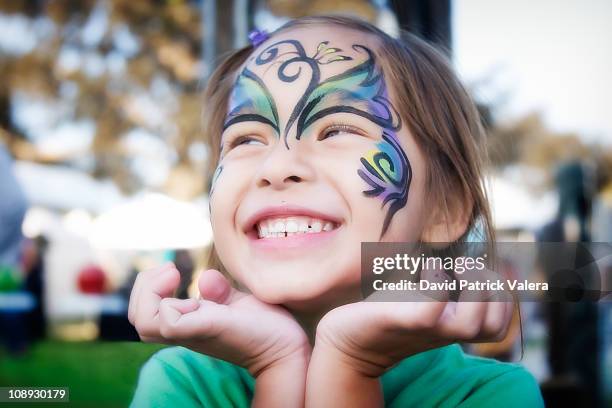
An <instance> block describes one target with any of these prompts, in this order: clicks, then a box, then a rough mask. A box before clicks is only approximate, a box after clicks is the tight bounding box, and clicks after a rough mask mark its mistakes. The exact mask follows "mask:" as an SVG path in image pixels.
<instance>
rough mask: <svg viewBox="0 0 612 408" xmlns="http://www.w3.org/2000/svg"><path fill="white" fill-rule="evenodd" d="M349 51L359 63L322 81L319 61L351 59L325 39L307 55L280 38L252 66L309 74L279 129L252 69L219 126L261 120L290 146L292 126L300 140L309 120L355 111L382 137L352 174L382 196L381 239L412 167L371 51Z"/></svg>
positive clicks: (281, 74) (285, 74)
mask: <svg viewBox="0 0 612 408" xmlns="http://www.w3.org/2000/svg"><path fill="white" fill-rule="evenodd" d="M352 50H353V51H355V52H356V53H357V54H361V55H363V56H364V59H363V62H361V63H359V64H357V65H356V66H353V67H352V68H349V69H347V70H346V71H344V72H342V73H340V74H337V75H334V76H331V77H329V78H326V79H323V80H322V75H321V66H322V65H327V64H331V63H335V62H338V61H350V60H353V59H354V58H353V57H351V56H349V55H346V53H345V52H343V50H342V49H340V48H335V47H330V46H329V42H328V41H323V42H321V43H319V44H318V46H317V49H316V52H315V53H314V55H312V56H309V55H308V53H307V52H306V50H305V49H304V47H303V46H302V44H301V43H300V42H299V41H296V40H282V41H278V42H276V43H273V44H271V45H269V46H267V47H266V48H264V49H263V50H262V51H261V52H260V53H259V54H258V55H257V56H256V57H255V59H254V64H255V66H265V65H267V67H266V72H267V70H269V69H272V68H274V67H277V71H276V75H277V77H278V79H279V80H280V81H282V82H285V83H292V82H294V81H296V80H297V79H298V78H300V77H301V76H302V75H303V71H305V68H308V71H309V73H304V75H310V76H309V79H308V82H307V86H306V89H305V91H304V93H303V94H302V96H301V97H300V98H299V100H298V101H297V103H296V104H295V106H294V107H293V109H292V111H291V113H290V115H289V117H288V119H287V122H286V123H285V124H284V127H282V126H281V124H280V123H279V116H278V111H277V108H276V105H275V102H274V99H273V98H272V96H271V94H270V92H269V91H268V89H267V88H266V85H265V84H264V82H263V81H262V80H261V78H259V77H258V76H257V75H256V74H255V73H254V72H253V71H251V70H249V69H248V68H244V69H243V71H242V72H241V74H240V75H239V76H238V78H237V80H236V84H235V86H234V90H233V93H232V96H231V98H230V108H229V114H228V115H227V118H226V121H225V126H224V129H226V128H227V127H229V126H231V125H232V124H235V123H238V122H244V121H257V122H261V123H264V124H267V125H269V126H270V127H272V129H274V131H275V133H276V134H277V135H278V137H282V138H283V141H284V144H285V146H286V147H287V149H289V143H288V135H289V132H290V130H291V129H292V128H293V127H295V139H296V140H298V141H299V140H300V139H301V138H302V137H303V136H304V135H305V134H307V132H306V130H307V129H308V128H309V127H310V126H311V125H312V124H313V123H315V122H316V121H318V120H320V119H322V118H324V117H326V116H328V115H332V114H337V113H349V114H354V115H358V116H361V117H363V118H366V119H368V120H369V121H371V122H373V123H374V124H376V125H377V126H379V127H381V128H382V140H381V141H380V142H378V143H376V148H375V149H372V150H371V151H369V152H368V153H367V154H366V155H365V156H364V157H361V158H360V163H361V168H359V169H358V170H357V174H358V175H359V177H360V178H361V179H362V180H363V181H364V182H365V183H366V184H367V185H368V189H367V190H364V191H363V192H362V193H363V194H364V195H365V196H367V197H378V198H379V199H381V200H382V204H381V207H382V208H383V209H386V214H385V218H384V222H383V226H382V230H381V233H380V236H381V237H382V236H383V235H384V234H385V232H386V231H387V229H388V227H389V224H390V223H391V220H392V218H393V216H394V215H395V213H397V211H399V210H400V209H401V208H403V207H404V206H405V205H406V203H407V200H408V190H409V188H410V182H411V179H412V171H411V167H410V162H409V160H408V157H407V155H406V153H405V152H404V150H403V149H402V147H401V144H400V142H399V138H398V137H397V132H398V131H399V130H400V129H401V127H402V123H401V119H400V117H399V115H398V113H397V110H396V109H395V108H394V107H393V105H392V104H391V102H390V100H389V98H388V95H387V91H386V86H385V82H384V78H383V75H382V72H381V71H380V69H379V67H378V66H377V65H376V63H375V58H374V54H373V53H372V51H371V50H370V49H368V48H367V47H365V46H363V45H360V44H354V45H352Z"/></svg>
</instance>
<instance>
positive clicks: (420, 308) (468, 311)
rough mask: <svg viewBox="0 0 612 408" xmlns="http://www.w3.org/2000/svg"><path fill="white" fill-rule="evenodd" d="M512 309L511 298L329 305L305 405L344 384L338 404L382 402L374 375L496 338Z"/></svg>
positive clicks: (323, 402) (319, 402)
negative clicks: (430, 353) (454, 346)
mask: <svg viewBox="0 0 612 408" xmlns="http://www.w3.org/2000/svg"><path fill="white" fill-rule="evenodd" d="M512 313H513V305H512V303H510V302H440V301H428V302H358V303H352V304H348V305H343V306H340V307H338V308H336V309H333V310H331V311H330V312H328V313H327V315H325V316H324V317H323V319H322V320H321V321H320V323H319V325H318V327H317V335H316V341H315V347H314V350H313V354H312V358H311V363H310V367H309V369H308V384H307V397H306V401H307V405H312V406H317V405H321V406H322V405H326V404H328V403H331V402H332V401H331V400H326V399H325V398H326V396H327V395H330V394H329V392H330V390H331V389H333V388H343V389H346V390H349V392H347V393H344V394H342V396H341V397H339V396H338V395H335V397H334V399H333V402H334V403H338V405H343V406H344V405H346V406H382V391H381V388H380V382H379V381H378V378H379V377H380V376H381V375H382V374H383V373H384V372H385V371H387V369H389V368H390V367H392V366H393V365H394V364H396V363H398V362H399V361H401V360H403V359H404V358H406V357H409V356H411V355H414V354H417V353H420V352H423V351H426V350H429V349H433V348H437V347H442V346H445V345H448V344H451V343H454V342H457V341H464V342H484V341H494V340H501V339H503V337H504V336H505V334H506V332H507V330H508V327H509V323H510V320H511V317H512ZM338 398H341V400H338Z"/></svg>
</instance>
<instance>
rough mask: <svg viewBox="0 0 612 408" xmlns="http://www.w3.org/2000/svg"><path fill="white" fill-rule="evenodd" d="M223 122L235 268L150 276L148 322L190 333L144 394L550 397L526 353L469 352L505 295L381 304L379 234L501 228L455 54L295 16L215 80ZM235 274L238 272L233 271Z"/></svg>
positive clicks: (146, 326)
mask: <svg viewBox="0 0 612 408" xmlns="http://www.w3.org/2000/svg"><path fill="white" fill-rule="evenodd" d="M205 103H206V107H205V124H206V132H207V134H208V136H209V137H208V139H209V142H210V146H211V149H212V150H211V151H212V152H218V153H219V157H218V162H216V163H213V165H214V167H216V171H215V172H214V176H213V182H212V187H211V193H210V194H211V195H210V210H211V222H212V225H213V231H214V237H215V252H216V256H217V258H218V260H219V261H220V266H219V267H218V268H217V269H222V270H223V271H224V273H223V274H222V273H221V272H219V271H218V270H214V269H211V270H208V271H206V272H204V273H203V274H202V275H201V277H200V278H199V281H198V287H199V290H200V295H201V296H200V297H201V298H200V299H198V300H196V299H188V300H180V299H176V298H173V297H172V296H173V292H174V290H175V289H176V287H177V286H178V284H179V275H178V272H177V271H176V269H175V268H174V266H173V265H171V264H168V265H165V266H163V267H161V268H158V269H156V270H151V271H147V272H143V273H141V274H140V275H139V277H138V279H137V281H136V283H135V285H134V289H133V291H132V296H131V298H130V307H129V318H130V321H131V322H132V323H133V324H134V325H135V327H136V329H137V330H138V332H139V334H140V336H141V338H142V340H143V341H149V342H158V343H165V344H174V345H178V346H181V347H170V348H166V349H163V350H161V351H160V352H158V353H157V354H155V355H154V356H153V357H152V358H151V359H150V360H149V361H148V362H147V363H146V364H145V366H144V367H143V368H142V371H141V373H140V378H139V383H138V387H137V390H136V393H135V395H134V399H133V401H132V406H136V407H141V406H142V407H150V406H199V405H201V406H206V407H217V406H219V407H233V406H248V405H249V404H253V405H255V406H263V407H301V406H311V407H329V406H334V407H335V406H338V407H344V406H347V407H359V406H363V407H375V406H383V405H389V406H401V407H407V406H420V407H429V406H448V407H454V406H489V405H495V406H521V407H534V406H542V405H543V403H542V399H541V396H540V392H539V390H538V387H537V384H536V383H535V381H534V379H533V378H532V377H531V376H530V375H529V374H528V373H527V372H526V371H525V370H524V369H522V368H521V367H520V366H518V365H513V364H502V363H499V362H496V361H493V360H487V359H482V358H476V357H471V356H467V355H464V354H463V352H462V351H461V348H460V347H459V345H457V344H455V343H456V342H457V341H464V342H482V341H494V340H499V339H501V338H503V337H504V335H505V333H506V331H507V326H508V322H509V320H510V317H511V315H512V305H511V304H509V303H503V302H459V303H457V302H422V303H416V302H412V303H409V302H367V301H362V300H361V293H360V278H361V272H360V244H361V242H372V241H384V242H459V241H462V240H465V237H466V236H467V234H468V233H469V232H470V230H472V228H473V227H474V226H475V224H476V223H478V224H479V225H480V226H481V229H482V230H483V231H484V234H483V235H484V236H483V237H482V239H483V240H485V241H486V240H489V241H492V239H493V236H492V231H491V227H490V215H489V209H488V204H487V201H486V197H485V194H484V192H483V189H482V187H481V183H480V178H481V172H482V168H481V151H482V149H483V147H482V144H483V143H484V140H483V132H482V129H481V126H480V121H479V116H478V113H477V111H476V109H475V107H474V104H473V103H472V101H471V100H470V98H469V97H468V95H467V93H466V91H465V90H464V89H463V87H462V86H461V85H460V83H459V82H458V80H457V78H456V76H455V75H454V73H453V72H452V70H451V68H450V67H449V66H448V64H447V62H446V60H445V58H444V57H443V56H442V55H441V54H440V53H438V52H437V51H435V50H434V49H433V48H432V47H430V46H428V45H427V44H425V43H423V42H422V41H420V40H418V39H416V38H414V37H407V39H404V40H402V41H401V42H400V41H398V40H395V39H393V38H391V37H389V36H388V35H386V34H384V33H383V32H382V31H380V30H378V29H377V28H375V27H374V26H372V25H370V24H367V23H365V22H361V21H358V20H354V19H351V18H346V17H307V18H302V19H298V20H294V21H291V22H289V23H288V24H286V25H285V26H283V27H282V28H280V29H278V30H276V31H275V32H274V33H272V34H271V35H264V34H261V33H260V34H259V35H258V36H256V37H255V39H254V44H253V45H251V46H249V47H246V48H243V49H241V50H238V51H236V52H235V53H233V54H232V55H230V56H229V57H228V58H227V59H226V60H225V61H224V62H223V63H222V64H221V65H220V66H219V68H218V69H217V70H216V71H215V73H214V74H213V75H212V77H211V79H210V81H209V83H208V87H207V90H206V99H205ZM225 273H227V274H228V275H229V276H230V277H231V278H232V279H233V280H235V282H236V284H235V285H231V284H230V282H229V281H228V279H227V278H226V275H225Z"/></svg>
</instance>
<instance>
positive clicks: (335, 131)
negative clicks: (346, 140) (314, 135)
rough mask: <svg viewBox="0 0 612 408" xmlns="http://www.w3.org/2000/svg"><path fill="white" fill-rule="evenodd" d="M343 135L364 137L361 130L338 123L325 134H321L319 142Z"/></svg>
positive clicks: (324, 131) (327, 128) (327, 129)
mask: <svg viewBox="0 0 612 408" xmlns="http://www.w3.org/2000/svg"><path fill="white" fill-rule="evenodd" d="M342 134H354V135H363V134H364V133H363V131H362V130H361V129H359V128H357V127H355V126H351V125H346V124H341V123H337V124H334V125H330V126H328V127H326V128H325V129H324V130H323V132H321V134H320V135H319V138H318V139H317V140H325V139H328V138H330V137H334V136H338V135H342Z"/></svg>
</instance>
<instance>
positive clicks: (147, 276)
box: [128, 262, 174, 326]
mask: <svg viewBox="0 0 612 408" xmlns="http://www.w3.org/2000/svg"><path fill="white" fill-rule="evenodd" d="M173 267H174V264H173V263H172V262H167V263H165V264H163V265H160V266H158V267H156V268H152V269H148V270H146V271H142V272H140V273H138V275H137V276H136V281H135V282H134V286H133V287H132V292H131V294H130V301H129V305H128V320H129V321H130V323H132V325H133V326H135V324H136V315H137V313H138V305H139V299H140V293H141V292H142V287H143V283H144V282H146V281H149V280H151V279H155V277H156V276H157V275H159V274H160V273H162V272H163V271H165V270H167V269H170V268H173Z"/></svg>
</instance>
